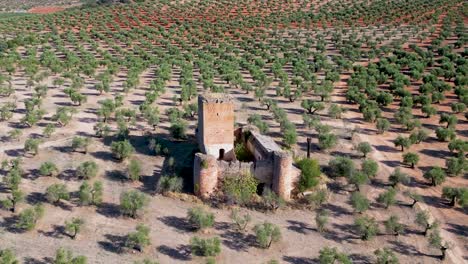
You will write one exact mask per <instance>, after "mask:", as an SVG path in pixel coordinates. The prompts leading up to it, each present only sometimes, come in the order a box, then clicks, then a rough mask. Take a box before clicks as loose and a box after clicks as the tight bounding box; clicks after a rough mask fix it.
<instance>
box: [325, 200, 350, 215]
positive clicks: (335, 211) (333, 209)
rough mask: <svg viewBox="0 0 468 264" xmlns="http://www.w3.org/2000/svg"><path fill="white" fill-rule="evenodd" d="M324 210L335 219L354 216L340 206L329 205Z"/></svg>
mask: <svg viewBox="0 0 468 264" xmlns="http://www.w3.org/2000/svg"><path fill="white" fill-rule="evenodd" d="M322 208H323V209H326V210H328V211H329V212H330V214H331V216H333V217H340V216H343V215H352V212H350V211H349V210H348V209H346V208H344V207H342V206H339V205H334V204H330V203H328V204H326V205H323V206H322Z"/></svg>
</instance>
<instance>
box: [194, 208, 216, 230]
mask: <svg viewBox="0 0 468 264" xmlns="http://www.w3.org/2000/svg"><path fill="white" fill-rule="evenodd" d="M187 219H188V222H189V223H190V224H191V225H192V226H193V227H194V228H195V229H196V230H203V229H206V228H209V227H212V226H213V225H214V221H215V217H214V214H213V213H210V212H207V211H206V210H205V209H203V207H194V208H191V209H189V210H188V211H187Z"/></svg>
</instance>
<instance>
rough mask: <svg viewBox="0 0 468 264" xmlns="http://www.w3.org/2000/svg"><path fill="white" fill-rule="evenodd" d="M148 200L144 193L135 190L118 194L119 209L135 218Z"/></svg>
mask: <svg viewBox="0 0 468 264" xmlns="http://www.w3.org/2000/svg"><path fill="white" fill-rule="evenodd" d="M148 202H149V199H148V197H147V195H146V194H144V193H142V192H140V191H137V190H130V191H126V192H123V193H122V194H121V195H120V210H121V211H122V213H123V214H124V215H127V216H130V217H132V218H136V217H137V216H138V214H139V212H140V211H141V210H143V209H144V208H145V206H146V205H147V204H148Z"/></svg>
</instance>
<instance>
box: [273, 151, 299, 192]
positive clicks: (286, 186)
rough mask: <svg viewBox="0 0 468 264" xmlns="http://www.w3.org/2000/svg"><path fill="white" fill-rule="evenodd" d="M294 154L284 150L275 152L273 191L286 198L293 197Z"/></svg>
mask: <svg viewBox="0 0 468 264" xmlns="http://www.w3.org/2000/svg"><path fill="white" fill-rule="evenodd" d="M292 162H293V159H292V155H291V154H290V153H288V152H284V151H281V152H279V151H275V152H274V153H273V191H274V192H275V193H276V194H278V196H280V197H281V198H283V199H285V200H290V199H291V191H292V190H293V188H294V179H293V173H292V172H293V165H292Z"/></svg>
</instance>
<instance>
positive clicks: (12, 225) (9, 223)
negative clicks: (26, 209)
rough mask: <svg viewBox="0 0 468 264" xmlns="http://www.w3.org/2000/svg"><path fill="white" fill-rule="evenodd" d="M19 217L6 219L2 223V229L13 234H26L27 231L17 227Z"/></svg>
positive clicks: (14, 216)
mask: <svg viewBox="0 0 468 264" xmlns="http://www.w3.org/2000/svg"><path fill="white" fill-rule="evenodd" d="M18 219H19V217H18V216H17V215H13V216H10V217H4V218H3V222H1V224H0V227H2V228H3V229H5V230H6V231H8V232H11V233H24V232H26V230H24V229H21V228H18V227H16V223H18Z"/></svg>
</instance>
